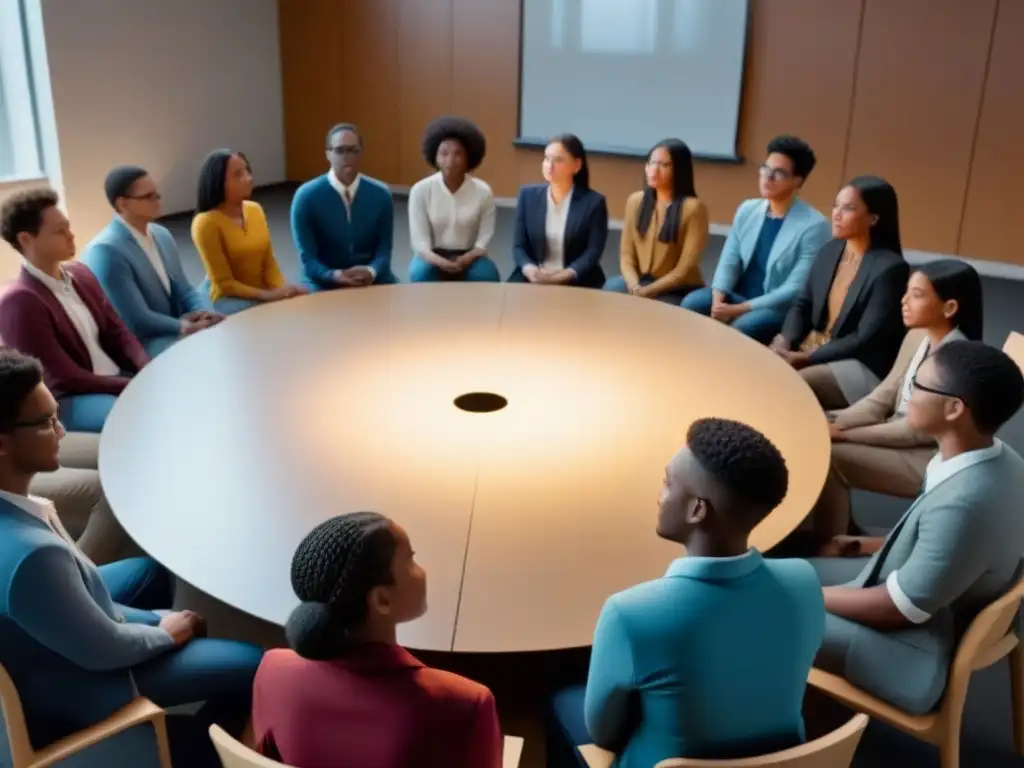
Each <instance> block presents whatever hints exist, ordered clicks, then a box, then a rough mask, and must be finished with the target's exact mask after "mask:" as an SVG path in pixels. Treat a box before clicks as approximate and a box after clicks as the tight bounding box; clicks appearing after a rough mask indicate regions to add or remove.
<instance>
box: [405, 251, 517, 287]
mask: <svg viewBox="0 0 1024 768" xmlns="http://www.w3.org/2000/svg"><path fill="white" fill-rule="evenodd" d="M451 281H466V282H470V283H500V282H501V275H500V274H499V273H498V267H497V266H495V264H494V262H493V261H491V260H490V259H489V258H487V257H486V256H480V257H479V258H477V259H475V260H474V261H473V263H472V264H470V265H469V268H468V269H466V270H465V271H464V272H461V273H459V274H457V275H450V274H448V273H447V272H443V271H441V270H440V269H438V268H437V267H435V266H434V265H433V264H431V263H430V262H429V261H427V260H426V259H424V258H422V257H420V256H413V257H412V261H411V262H410V263H409V282H410V283H442V282H451Z"/></svg>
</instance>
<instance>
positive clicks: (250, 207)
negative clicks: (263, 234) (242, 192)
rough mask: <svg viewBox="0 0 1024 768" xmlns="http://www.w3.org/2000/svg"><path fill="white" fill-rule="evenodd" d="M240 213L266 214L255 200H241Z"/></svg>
mask: <svg viewBox="0 0 1024 768" xmlns="http://www.w3.org/2000/svg"><path fill="white" fill-rule="evenodd" d="M242 213H243V214H244V215H256V216H263V217H265V216H266V214H265V213H264V212H263V206H262V205H260V204H259V203H257V202H256V201H255V200H243V201H242Z"/></svg>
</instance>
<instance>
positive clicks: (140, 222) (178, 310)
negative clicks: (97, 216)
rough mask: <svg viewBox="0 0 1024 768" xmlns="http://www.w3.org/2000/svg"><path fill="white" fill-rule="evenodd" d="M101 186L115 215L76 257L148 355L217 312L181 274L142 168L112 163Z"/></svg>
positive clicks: (197, 327) (214, 318) (154, 190)
mask: <svg viewBox="0 0 1024 768" xmlns="http://www.w3.org/2000/svg"><path fill="white" fill-rule="evenodd" d="M104 190H105V192H106V195H107V200H108V201H109V202H110V205H111V207H113V209H114V210H115V211H116V212H117V215H116V216H115V217H114V220H113V221H112V222H110V224H109V225H108V226H107V227H106V228H105V229H104V230H103V231H102V232H100V233H99V234H98V235H97V236H96V237H95V239H93V241H92V242H91V243H89V245H88V247H87V248H86V249H85V253H84V254H83V255H82V261H83V262H84V263H85V264H86V266H88V267H89V269H91V270H92V272H93V274H95V275H96V279H97V280H99V281H100V285H101V286H103V291H104V293H106V294H107V298H108V299H110V303H111V304H113V305H114V309H116V310H117V313H118V314H119V315H120V316H121V319H122V320H123V321H124V324H125V325H127V326H128V329H129V330H130V331H131V332H132V333H134V334H135V336H136V337H137V338H138V340H139V341H141V342H142V345H143V346H144V347H145V348H146V352H148V353H149V356H150V357H156V356H157V355H158V354H160V353H161V352H163V351H164V350H166V349H167V348H168V347H170V346H171V345H172V344H174V342H176V341H177V340H178V339H180V338H184V337H185V336H189V335H191V334H193V333H195V332H196V331H201V330H202V329H204V328H208V327H210V326H211V325H216V324H217V323H218V322H220V321H221V320H222V319H223V315H221V314H219V313H217V312H213V311H212V310H211V309H210V308H209V306H208V302H207V301H206V300H205V299H204V297H203V296H202V294H200V293H199V291H197V290H196V289H195V288H193V287H192V284H191V283H189V281H188V278H186V277H185V271H184V270H183V269H182V266H181V258H180V257H179V255H178V246H177V245H176V244H175V242H174V236H173V235H171V233H170V232H169V231H168V230H167V228H166V227H162V226H160V225H159V224H157V223H156V219H157V218H159V217H160V214H161V213H162V209H161V205H160V192H159V191H158V190H157V187H156V182H154V181H153V179H152V177H151V176H150V175H149V174H148V173H147V172H146V170H145V169H144V168H139V167H137V166H129V165H125V166H120V167H118V168H114V169H113V170H112V171H111V172H110V173H109V174H107V178H106V181H105V182H104Z"/></svg>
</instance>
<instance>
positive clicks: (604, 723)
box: [548, 419, 825, 768]
mask: <svg viewBox="0 0 1024 768" xmlns="http://www.w3.org/2000/svg"><path fill="white" fill-rule="evenodd" d="M788 482H789V476H788V472H787V469H786V464H785V461H784V460H783V458H782V455H781V454H780V453H779V451H778V449H777V448H776V447H775V446H774V445H773V444H772V443H771V442H770V441H769V440H768V439H767V438H766V437H765V436H764V435H762V434H761V433H760V432H757V431H756V430H754V429H752V428H751V427H748V426H746V425H745V424H740V423H738V422H734V421H727V420H725V419H701V420H699V421H696V422H694V424H693V425H692V426H691V427H690V430H689V433H688V434H687V445H686V447H684V448H683V449H682V450H681V451H680V452H679V453H678V454H676V456H675V457H674V458H673V459H672V461H671V462H669V465H668V467H667V468H666V470H665V481H664V486H663V487H662V491H661V495H660V497H659V513H658V528H657V532H658V535H659V536H661V537H662V538H665V539H668V540H669V541H674V542H677V543H679V544H682V545H684V546H685V547H686V551H687V555H686V556H685V557H681V558H679V559H678V560H676V561H674V562H673V563H672V564H671V565H670V566H669V568H668V572H667V573H666V574H665V576H664V577H663V578H661V579H657V580H655V581H650V582H647V583H645V584H639V585H637V586H635V587H632V588H630V589H627V590H626V591H624V592H620V593H619V594H617V595H613V596H612V597H610V598H609V599H608V601H607V602H606V603H605V606H604V608H603V610H602V611H601V616H600V618H599V619H598V621H597V628H596V629H595V631H594V646H593V651H592V653H591V659H590V672H589V675H588V677H587V683H586V687H585V690H584V687H583V686H577V687H576V688H569V689H566V690H563V691H561V692H559V693H558V694H556V696H555V699H554V702H553V708H554V714H555V720H556V722H557V723H558V726H560V727H559V728H558V729H555V730H556V731H560V733H558V732H556V733H555V734H554V738H552V739H550V741H551V742H552V747H553V748H554V749H558V748H562V750H563V752H565V751H567V750H566V749H565V746H566V741H568V743H569V744H571V745H574V746H578V745H580V744H585V743H588V742H591V741H593V742H594V743H596V744H598V745H599V746H601V747H604V748H605V749H609V750H612V751H614V752H616V753H617V754H618V758H617V762H616V765H617V766H619V767H620V768H650V766H653V765H654V764H656V763H658V762H659V761H661V760H665V759H668V758H672V757H688V758H711V759H728V758H740V757H748V756H754V755H760V754H765V753H769V752H773V751H776V750H780V749H786V748H789V747H792V746H795V745H797V744H799V743H801V742H802V741H803V740H804V724H803V718H802V715H801V706H802V702H803V695H804V688H805V686H806V681H807V674H808V672H809V671H810V668H811V663H812V662H813V660H814V655H815V653H816V652H817V650H818V647H819V646H820V645H821V639H822V636H823V633H824V630H825V606H824V602H823V599H822V596H821V587H820V585H819V582H818V579H817V575H816V574H815V572H814V569H813V568H812V567H811V566H810V564H809V563H807V562H805V561H802V560H771V561H767V560H764V559H762V557H761V554H760V553H759V552H758V551H757V550H755V549H751V548H750V547H749V545H748V543H747V539H748V536H749V534H750V531H751V530H753V528H754V527H755V526H756V525H757V524H758V523H760V522H761V521H762V520H763V519H764V518H765V517H766V516H767V515H768V514H769V513H770V512H771V511H772V510H773V509H775V507H777V506H778V505H779V503H781V501H782V499H783V498H784V497H785V495H786V491H787V487H788ZM576 755H577V759H580V758H579V753H578V751H577V752H576ZM570 761H571V758H570V759H569V761H567V760H566V759H565V758H561V759H560V758H559V757H558V756H557V755H554V754H552V755H551V756H549V763H548V764H549V765H558V764H563V765H565V764H571V762H570ZM580 764H581V765H585V763H582V762H580Z"/></svg>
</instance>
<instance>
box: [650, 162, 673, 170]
mask: <svg viewBox="0 0 1024 768" xmlns="http://www.w3.org/2000/svg"><path fill="white" fill-rule="evenodd" d="M647 167H648V168H657V169H658V170H659V171H666V170H668V169H669V168H671V167H672V161H671V160H669V161H668V162H661V161H659V160H648V161H647Z"/></svg>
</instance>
